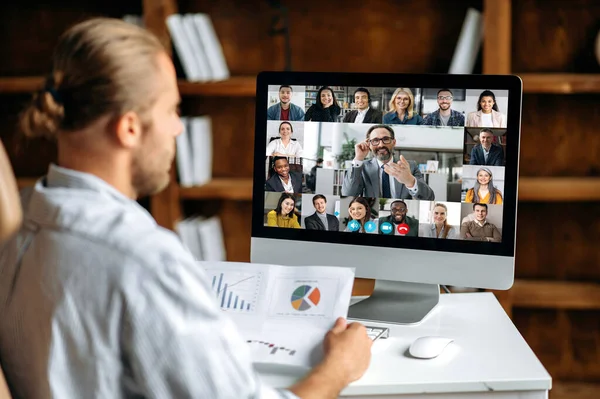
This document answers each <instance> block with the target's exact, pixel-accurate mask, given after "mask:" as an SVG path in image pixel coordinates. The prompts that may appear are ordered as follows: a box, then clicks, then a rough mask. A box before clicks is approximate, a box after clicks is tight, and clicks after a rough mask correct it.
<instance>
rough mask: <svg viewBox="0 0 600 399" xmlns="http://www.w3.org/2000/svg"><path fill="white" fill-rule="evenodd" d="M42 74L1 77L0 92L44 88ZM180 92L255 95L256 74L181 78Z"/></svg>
mask: <svg viewBox="0 0 600 399" xmlns="http://www.w3.org/2000/svg"><path fill="white" fill-rule="evenodd" d="M43 84H44V78H43V77H41V76H19V77H4V78H0V93H3V94H27V93H33V92H34V91H37V90H39V89H41V88H42V86H43ZM178 84H179V92H180V94H181V95H182V96H214V97H254V96H256V77H255V76H235V77H232V78H231V79H228V80H224V81H221V82H210V83H196V82H188V81H185V80H179V81H178Z"/></svg>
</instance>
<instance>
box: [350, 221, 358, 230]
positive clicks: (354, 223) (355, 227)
mask: <svg viewBox="0 0 600 399" xmlns="http://www.w3.org/2000/svg"><path fill="white" fill-rule="evenodd" d="M348 228H349V229H350V231H358V229H360V224H359V223H358V222H357V221H356V220H351V221H350V222H348Z"/></svg>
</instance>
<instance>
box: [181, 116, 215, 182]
mask: <svg viewBox="0 0 600 399" xmlns="http://www.w3.org/2000/svg"><path fill="white" fill-rule="evenodd" d="M181 122H182V123H183V126H184V129H183V132H181V134H180V135H179V136H177V138H176V143H177V153H176V159H175V161H176V164H177V172H178V175H179V184H180V185H181V186H182V187H191V186H201V185H203V184H206V183H208V182H209V181H210V180H211V178H212V122H211V118H210V117H209V116H195V117H182V118H181Z"/></svg>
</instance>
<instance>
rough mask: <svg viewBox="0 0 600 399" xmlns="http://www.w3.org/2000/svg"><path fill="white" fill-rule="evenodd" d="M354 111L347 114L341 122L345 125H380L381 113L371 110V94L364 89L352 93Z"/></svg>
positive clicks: (360, 88)
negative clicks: (354, 105)
mask: <svg viewBox="0 0 600 399" xmlns="http://www.w3.org/2000/svg"><path fill="white" fill-rule="evenodd" d="M354 104H356V109H355V110H352V111H350V112H348V113H347V114H346V115H345V116H344V120H343V121H342V122H345V123H381V120H382V119H383V114H382V113H381V111H378V110H376V109H373V108H371V93H369V90H367V89H365V88H364V87H359V88H358V89H356V90H355V91H354Z"/></svg>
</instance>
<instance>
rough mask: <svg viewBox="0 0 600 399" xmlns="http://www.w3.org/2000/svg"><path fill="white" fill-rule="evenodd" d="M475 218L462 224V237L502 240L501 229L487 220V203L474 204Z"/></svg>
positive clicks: (475, 239)
mask: <svg viewBox="0 0 600 399" xmlns="http://www.w3.org/2000/svg"><path fill="white" fill-rule="evenodd" d="M473 211H474V212H473V213H474V214H475V220H471V221H468V222H466V223H463V224H462V225H461V226H460V237H461V238H462V239H464V240H471V241H491V242H501V241H502V235H501V234H500V230H498V228H497V227H496V226H495V225H493V224H492V223H490V222H488V221H487V214H488V206H487V204H473Z"/></svg>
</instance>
